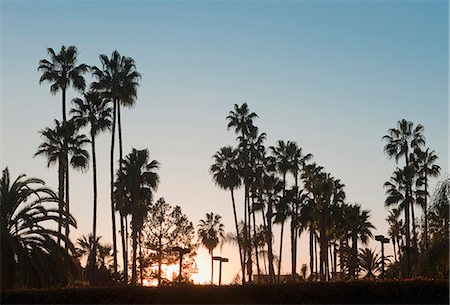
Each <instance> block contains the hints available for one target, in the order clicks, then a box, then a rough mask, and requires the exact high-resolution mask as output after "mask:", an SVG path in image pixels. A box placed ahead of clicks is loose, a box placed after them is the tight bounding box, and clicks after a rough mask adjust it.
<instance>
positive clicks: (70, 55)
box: [38, 46, 89, 236]
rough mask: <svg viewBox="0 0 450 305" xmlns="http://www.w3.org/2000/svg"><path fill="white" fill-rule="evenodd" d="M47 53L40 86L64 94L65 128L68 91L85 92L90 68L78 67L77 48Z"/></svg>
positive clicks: (48, 51) (66, 177)
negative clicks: (44, 83) (85, 75)
mask: <svg viewBox="0 0 450 305" xmlns="http://www.w3.org/2000/svg"><path fill="white" fill-rule="evenodd" d="M47 53H48V55H49V56H50V60H47V59H41V60H40V61H39V66H38V71H41V72H42V75H41V78H40V79H39V84H42V83H43V82H49V83H51V86H50V93H52V94H56V93H57V92H58V91H61V92H62V120H63V121H62V126H63V127H64V126H65V125H66V123H67V119H66V91H67V89H68V88H69V87H70V86H72V87H73V88H74V89H75V90H77V91H83V90H84V89H85V87H86V81H85V79H84V77H83V74H84V73H86V72H87V71H88V69H89V66H87V65H85V64H80V65H77V57H78V50H77V48H76V47H75V46H68V47H66V46H62V47H61V49H60V51H59V53H58V54H56V52H55V51H54V50H53V49H52V48H48V49H47ZM67 145H68V143H64V149H65V154H64V157H65V160H64V175H65V182H64V183H65V195H66V198H65V201H66V206H67V209H68V210H69V202H70V200H69V162H68V154H69V148H68V147H67ZM63 187H64V185H63ZM66 235H67V236H68V235H69V227H66Z"/></svg>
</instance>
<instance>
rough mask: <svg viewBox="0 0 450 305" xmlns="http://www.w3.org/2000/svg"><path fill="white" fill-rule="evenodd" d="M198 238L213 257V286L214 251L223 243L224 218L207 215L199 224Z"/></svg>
mask: <svg viewBox="0 0 450 305" xmlns="http://www.w3.org/2000/svg"><path fill="white" fill-rule="evenodd" d="M197 233H198V237H199V240H200V243H201V244H203V246H204V247H205V248H206V249H208V252H209V254H210V255H211V285H212V284H213V278H214V260H213V252H214V249H215V248H216V247H217V246H218V245H219V244H220V243H222V242H223V239H224V230H223V224H222V217H221V216H220V215H217V214H216V215H214V213H212V212H211V213H206V219H201V220H200V223H199V224H198V230H197Z"/></svg>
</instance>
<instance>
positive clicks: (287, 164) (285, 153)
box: [270, 140, 291, 279]
mask: <svg viewBox="0 0 450 305" xmlns="http://www.w3.org/2000/svg"><path fill="white" fill-rule="evenodd" d="M290 143H291V142H290V141H288V142H287V143H286V142H284V141H283V140H279V141H278V142H277V146H271V147H270V150H271V152H272V155H273V157H274V158H275V162H276V166H277V170H278V172H279V173H280V174H281V176H282V179H283V196H282V198H281V200H280V201H279V204H278V205H277V218H276V222H278V223H281V233H280V255H279V256H280V260H279V263H278V279H279V278H280V275H281V261H282V251H283V233H284V223H285V221H286V219H287V211H288V202H289V200H288V199H287V197H286V174H287V172H288V171H289V170H290V169H291V160H290V155H289V150H288V147H289V145H290Z"/></svg>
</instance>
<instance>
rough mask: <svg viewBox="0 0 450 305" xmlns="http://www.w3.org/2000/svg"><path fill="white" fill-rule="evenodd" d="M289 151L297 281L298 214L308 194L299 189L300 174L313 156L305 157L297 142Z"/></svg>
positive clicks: (292, 272) (291, 144)
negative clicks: (292, 187)
mask: <svg viewBox="0 0 450 305" xmlns="http://www.w3.org/2000/svg"><path fill="white" fill-rule="evenodd" d="M287 151H288V155H289V159H290V160H291V164H290V167H289V171H290V172H291V173H292V175H293V177H294V182H295V184H294V189H295V191H294V193H295V195H294V200H293V201H292V203H291V204H292V206H291V208H290V216H291V274H292V276H293V277H294V279H295V275H296V274H297V239H298V237H299V226H298V219H297V218H298V214H299V213H300V206H301V204H302V203H303V200H304V199H305V197H304V196H306V193H303V191H302V190H300V189H299V185H298V178H299V173H300V171H301V170H302V169H303V167H304V166H305V164H306V161H308V160H310V159H311V158H312V157H313V156H312V154H306V155H303V152H302V148H301V147H299V146H298V145H297V143H296V142H288V145H287Z"/></svg>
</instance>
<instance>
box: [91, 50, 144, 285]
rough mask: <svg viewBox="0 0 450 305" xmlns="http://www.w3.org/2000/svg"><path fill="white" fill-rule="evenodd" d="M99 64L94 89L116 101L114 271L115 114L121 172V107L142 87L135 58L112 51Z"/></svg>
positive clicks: (131, 102) (112, 191) (123, 249)
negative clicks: (109, 56)
mask: <svg viewBox="0 0 450 305" xmlns="http://www.w3.org/2000/svg"><path fill="white" fill-rule="evenodd" d="M99 58H100V62H101V63H102V69H99V68H97V67H92V71H93V72H92V74H93V76H94V78H95V79H96V80H97V81H96V82H93V83H92V85H91V87H92V88H93V89H95V90H97V91H100V92H101V93H102V95H103V97H104V98H107V99H109V100H111V101H112V102H113V113H112V134H111V156H110V157H111V159H110V175H111V184H110V192H111V219H112V232H113V248H114V266H115V267H114V268H115V270H116V269H117V267H116V265H117V258H116V253H117V242H116V221H115V214H114V142H115V136H116V115H117V121H118V131H119V160H120V161H119V170H121V169H122V162H121V161H122V160H123V149H122V148H123V146H122V123H121V118H120V105H123V106H125V107H132V106H133V105H134V103H135V101H136V97H137V87H138V86H139V83H138V80H139V79H140V78H141V75H140V74H139V73H138V72H137V71H136V65H135V62H134V59H132V58H131V57H126V56H122V55H120V53H119V52H118V51H117V50H116V51H114V52H112V54H111V58H108V56H107V55H105V54H101V55H100V57H99ZM124 217H126V216H124V215H121V218H120V227H121V230H120V232H121V237H122V254H123V264H124V266H126V264H127V261H128V258H127V255H128V254H127V252H128V251H127V244H126V241H125V226H126V224H124ZM124 275H125V281H127V280H128V272H127V268H125V267H124Z"/></svg>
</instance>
